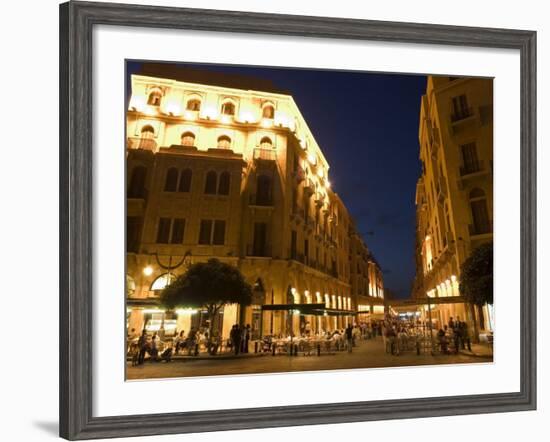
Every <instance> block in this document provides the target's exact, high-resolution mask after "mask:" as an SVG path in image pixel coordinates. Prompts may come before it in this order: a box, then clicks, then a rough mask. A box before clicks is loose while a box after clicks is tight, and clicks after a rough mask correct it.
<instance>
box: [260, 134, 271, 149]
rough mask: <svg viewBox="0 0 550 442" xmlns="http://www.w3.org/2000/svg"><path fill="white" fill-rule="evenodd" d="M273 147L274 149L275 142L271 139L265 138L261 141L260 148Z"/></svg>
mask: <svg viewBox="0 0 550 442" xmlns="http://www.w3.org/2000/svg"><path fill="white" fill-rule="evenodd" d="M272 147H273V141H271V138H269V137H263V138H262V139H261V140H260V148H261V149H271V148H272Z"/></svg>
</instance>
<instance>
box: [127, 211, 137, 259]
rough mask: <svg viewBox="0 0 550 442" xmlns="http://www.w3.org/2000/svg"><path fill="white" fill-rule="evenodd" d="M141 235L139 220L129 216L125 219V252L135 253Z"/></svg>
mask: <svg viewBox="0 0 550 442" xmlns="http://www.w3.org/2000/svg"><path fill="white" fill-rule="evenodd" d="M140 234H141V218H140V217H138V216H129V217H127V218H126V251H127V252H129V253H137V252H138V249H139V239H140Z"/></svg>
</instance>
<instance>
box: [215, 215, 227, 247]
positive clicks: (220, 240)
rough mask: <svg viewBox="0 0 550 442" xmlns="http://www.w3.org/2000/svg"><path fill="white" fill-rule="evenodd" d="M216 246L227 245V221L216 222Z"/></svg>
mask: <svg viewBox="0 0 550 442" xmlns="http://www.w3.org/2000/svg"><path fill="white" fill-rule="evenodd" d="M213 243H214V245H217V246H220V245H223V244H224V243H225V221H223V220H216V221H215V222H214V241H213Z"/></svg>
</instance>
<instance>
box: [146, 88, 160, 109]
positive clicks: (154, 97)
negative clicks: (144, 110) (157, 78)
mask: <svg viewBox="0 0 550 442" xmlns="http://www.w3.org/2000/svg"><path fill="white" fill-rule="evenodd" d="M161 99H162V92H161V91H160V89H153V90H152V91H151V92H150V93H149V97H148V98H147V104H148V105H150V106H160V100H161Z"/></svg>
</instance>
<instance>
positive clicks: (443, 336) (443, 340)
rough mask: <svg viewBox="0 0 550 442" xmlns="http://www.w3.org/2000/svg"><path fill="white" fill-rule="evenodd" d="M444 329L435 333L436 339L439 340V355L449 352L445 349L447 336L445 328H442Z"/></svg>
mask: <svg viewBox="0 0 550 442" xmlns="http://www.w3.org/2000/svg"><path fill="white" fill-rule="evenodd" d="M444 327H445V328H444V329H443V328H440V329H439V331H438V332H437V338H438V340H439V348H440V349H441V353H443V354H448V353H449V350H448V348H447V335H446V329H447V326H446V325H445V326H444Z"/></svg>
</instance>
